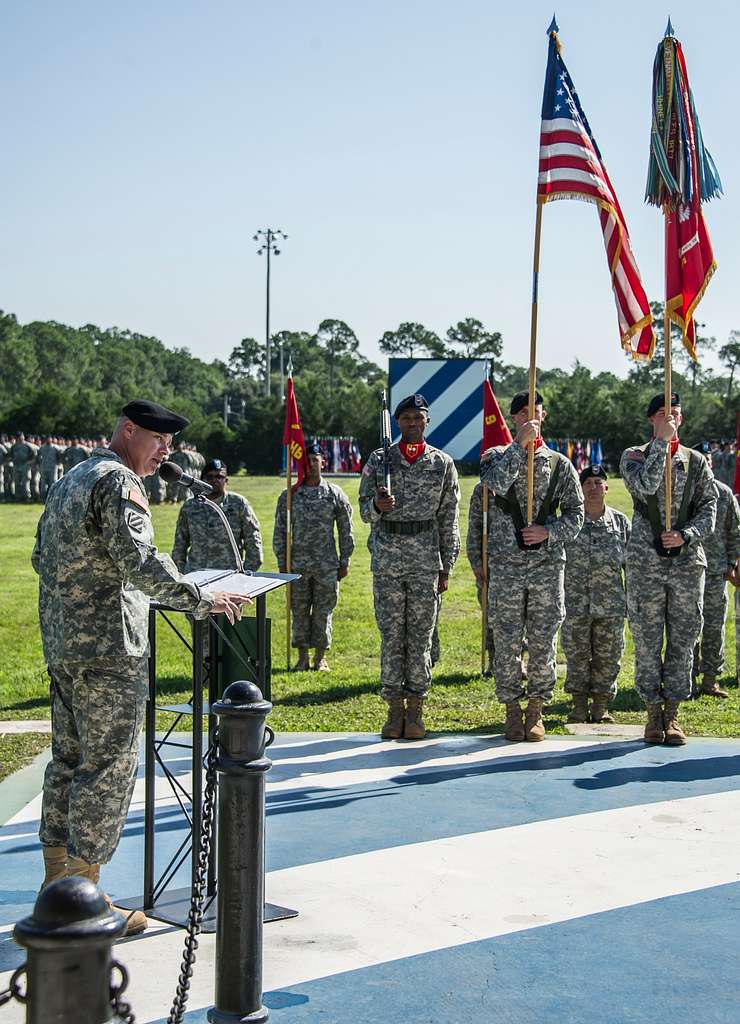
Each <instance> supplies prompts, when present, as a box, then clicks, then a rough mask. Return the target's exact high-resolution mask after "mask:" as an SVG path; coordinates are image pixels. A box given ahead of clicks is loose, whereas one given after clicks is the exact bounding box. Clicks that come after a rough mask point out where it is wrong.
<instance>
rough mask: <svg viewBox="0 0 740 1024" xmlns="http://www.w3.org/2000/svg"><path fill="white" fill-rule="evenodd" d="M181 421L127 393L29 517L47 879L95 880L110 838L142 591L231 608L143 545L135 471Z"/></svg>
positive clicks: (142, 684) (123, 772)
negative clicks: (39, 646) (108, 434)
mask: <svg viewBox="0 0 740 1024" xmlns="http://www.w3.org/2000/svg"><path fill="white" fill-rule="evenodd" d="M187 422H188V421H187V420H185V419H183V418H182V417H181V416H178V415H177V414H176V413H173V412H170V411H169V410H168V409H165V408H163V407H162V406H161V405H156V404H155V403H154V402H147V401H141V400H139V401H135V402H129V404H128V405H126V406H125V407H124V409H123V411H122V416H121V418H120V419H119V421H118V425H117V427H116V430H115V432H114V434H113V437H112V439H111V443H110V447H109V448H97V449H95V450H94V451H93V453H92V455H91V456H90V458H89V459H87V460H86V461H85V462H84V463H82V464H81V465H78V466H77V467H75V468H74V469H73V470H72V471H71V472H69V473H66V474H65V475H64V477H63V479H62V480H60V481H59V483H58V484H56V485H55V486H54V487H53V488H52V490H51V492H50V494H49V496H48V499H47V502H46V507H45V509H44V513H43V515H42V516H41V519H40V520H39V525H38V529H37V532H36V544H35V547H34V550H33V556H32V563H33V567H34V569H35V570H36V572H37V573H38V574H39V617H40V620H41V636H42V640H43V645H44V658H45V660H46V664H47V667H48V672H49V676H50V677H51V709H52V758H51V761H50V763H49V765H48V766H47V768H46V773H45V775H44V791H43V802H42V807H41V827H40V829H39V837H40V839H41V843H42V844H43V850H44V864H45V867H46V875H45V878H44V885H45V886H46V885H48V884H49V883H51V882H53V881H55V880H56V879H58V878H64V877H66V876H67V875H81V876H83V877H85V878H89V879H90V880H91V881H92V882H94V883H97V881H98V878H99V875H100V865H101V864H106V863H107V862H108V861H109V860H110V858H111V857H112V856H113V853H114V852H115V849H116V847H117V846H118V842H119V839H120V836H121V831H122V829H123V825H124V822H125V820H126V813H127V811H128V806H129V803H130V801H131V793H132V791H133V786H134V780H135V778H136V769H137V764H138V759H139V733H140V731H141V725H142V721H143V717H144V707H145V705H146V700H147V694H148V658H147V655H148V647H149V644H148V618H149V598H150V597H154V598H158V599H159V600H161V601H164V602H165V603H166V604H168V605H170V606H171V607H174V608H177V609H179V610H181V611H187V612H190V613H191V614H192V615H193V616H195V617H196V618H205V617H206V616H207V615H208V614H209V613H216V612H224V613H225V614H226V615H227V616H228V618H229V620H230V621H231V622H233V620H234V618H235V617H236V618H239V617H240V614H241V613H240V607H239V606H240V604H241V603H243V601H244V598H240V597H236V596H233V595H230V594H227V593H223V592H218V593H216V592H212V593H209V592H207V591H201V590H199V588H198V587H197V586H195V585H194V584H192V583H186V582H185V581H183V579H182V577H181V576H180V574H179V573H178V571H177V569H176V568H175V566H174V565H173V563H172V560H171V559H170V558H169V556H168V555H161V554H159V552H158V551H157V549H156V548H155V547H154V544H153V538H154V531H153V529H152V521H151V515H150V512H149V505H148V503H147V500H146V498H145V497H144V493H143V490H144V487H143V484H142V479H141V478H142V477H144V476H148V475H149V474H150V473H153V472H154V470H155V469H156V467H157V466H158V465H160V463H161V462H162V461H163V460H164V459H165V458H166V457H167V453H168V451H169V446H170V442H171V440H172V434H173V433H174V432H175V431H177V430H181V429H182V428H183V427H184V426H186V425H187ZM124 914H126V915H128V929H127V931H128V934H134V933H136V932H139V931H143V929H144V928H146V926H147V920H146V917H145V916H144V914H143V913H141V911H135V912H134V913H133V914H128V912H127V911H124Z"/></svg>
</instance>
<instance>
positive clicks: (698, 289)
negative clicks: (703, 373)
mask: <svg viewBox="0 0 740 1024" xmlns="http://www.w3.org/2000/svg"><path fill="white" fill-rule="evenodd" d="M716 268H717V264H716V263H715V262H714V254H713V252H712V243H711V241H710V239H709V232H708V231H707V225H706V223H705V222H704V214H703V212H702V209H701V206H700V205H699V201H698V199H697V200H696V202H695V203H694V204H693V205H692V206H683V205H681V206H679V207H678V209H677V210H671V209H668V208H666V213H665V293H666V296H667V305H668V315H669V317H670V318H671V320H672V321H673V323H674V324H678V326H679V327H680V328H681V334H682V337H683V343H684V345H685V346H686V349H687V351H688V353H689V355H690V356H691V358H692V359H694V360H696V331H695V329H694V310H695V309H696V307H697V306H698V305H699V301H700V300H701V297H702V296H703V294H704V292H705V290H706V287H707V285H708V284H709V279H710V278H711V276H712V274H713V273H714V271H715V270H716Z"/></svg>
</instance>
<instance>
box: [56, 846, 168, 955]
mask: <svg viewBox="0 0 740 1024" xmlns="http://www.w3.org/2000/svg"><path fill="white" fill-rule="evenodd" d="M71 875H79V877H80V878H87V879H89V880H90V881H91V882H92V883H93V885H98V883H99V882H100V865H99V864H88V863H87V861H85V860H80V859H79V857H70V858H69V861H68V863H67V876H68V877H69V876H71ZM100 895H101V896H102V897H103V899H104V900H105V902H106V903H107V904H108V906H109V907H110V909H111V910H115V911H116V913H118V914H121V915H122V916H123V917H125V918H126V931H125V932H124V933H123V934H124V936H128V935H139V934H140V933H141V932H143V931H144V930H145V929H146V928H148V927H149V921H148V920H147V916H146V914H145V913H144V911H143V910H128V909H127V908H125V907H117V906H116V905H115V903H113V902H112V901H111V899H110V897H109V896H107V895H106V894H105V893H104V892H103V891H102V889H101V890H100Z"/></svg>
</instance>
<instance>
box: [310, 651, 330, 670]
mask: <svg viewBox="0 0 740 1024" xmlns="http://www.w3.org/2000/svg"><path fill="white" fill-rule="evenodd" d="M325 654H326V648H325V647H317V648H316V653H315V655H314V659H313V668H314V672H331V669H330V668H329V662H328V661H327V660H326V658H325Z"/></svg>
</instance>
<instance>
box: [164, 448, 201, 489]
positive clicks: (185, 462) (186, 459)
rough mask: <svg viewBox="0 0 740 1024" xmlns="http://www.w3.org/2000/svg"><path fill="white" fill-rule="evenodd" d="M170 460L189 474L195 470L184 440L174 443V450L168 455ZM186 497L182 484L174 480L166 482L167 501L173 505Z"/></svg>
mask: <svg viewBox="0 0 740 1024" xmlns="http://www.w3.org/2000/svg"><path fill="white" fill-rule="evenodd" d="M170 462H174V463H175V464H176V465H177V466H179V467H180V469H181V470H182V471H183V473H189V474H190V475H191V476H192V475H193V473H194V470H195V462H194V461H193V459H192V458H191V457H190V452H189V451H188V450H187V445H186V444H185V442H184V441H178V442H177V444H176V445H175V450H174V452H173V453H172V455H171V456H170ZM187 497H188V489H187V487H184V486H183V485H182V484H178V483H177V482H176V481H174V480H173V481H171V482H170V483H168V484H167V501H171V502H172V504H173V505H175V504H177V502H179V501H185V500H187Z"/></svg>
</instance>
